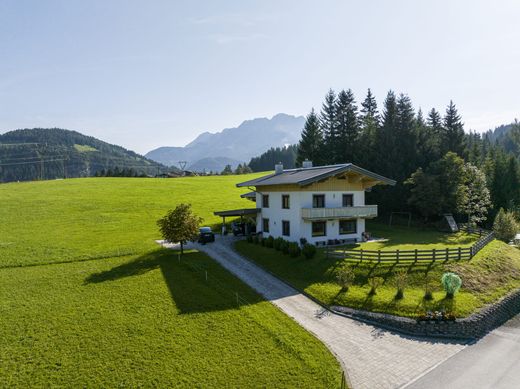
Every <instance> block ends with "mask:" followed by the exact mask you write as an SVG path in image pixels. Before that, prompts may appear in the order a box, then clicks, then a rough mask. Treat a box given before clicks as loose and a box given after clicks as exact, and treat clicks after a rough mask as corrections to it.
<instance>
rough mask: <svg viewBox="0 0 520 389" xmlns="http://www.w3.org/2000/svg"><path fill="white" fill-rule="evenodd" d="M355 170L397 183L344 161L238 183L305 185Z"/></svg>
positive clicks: (385, 182)
mask: <svg viewBox="0 0 520 389" xmlns="http://www.w3.org/2000/svg"><path fill="white" fill-rule="evenodd" d="M346 172H354V173H358V174H361V175H364V176H367V177H370V178H372V179H374V180H376V181H379V182H381V183H383V184H387V185H395V181H394V180H391V179H390V178H386V177H383V176H380V175H379V174H376V173H373V172H371V171H368V170H366V169H363V168H361V167H359V166H356V165H354V164H352V163H344V164H339V165H329V166H316V167H309V168H297V169H287V170H284V171H283V172H282V173H279V174H275V173H272V174H269V175H267V176H263V177H259V178H256V179H254V180H250V181H246V182H241V183H239V184H237V186H238V187H244V186H268V185H285V184H297V185H300V186H305V185H309V184H312V183H314V182H317V181H321V180H323V179H326V178H329V177H333V176H336V175H338V174H341V173H346Z"/></svg>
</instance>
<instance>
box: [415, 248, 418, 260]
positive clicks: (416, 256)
mask: <svg viewBox="0 0 520 389" xmlns="http://www.w3.org/2000/svg"><path fill="white" fill-rule="evenodd" d="M417 258H418V255H417V249H415V262H417Z"/></svg>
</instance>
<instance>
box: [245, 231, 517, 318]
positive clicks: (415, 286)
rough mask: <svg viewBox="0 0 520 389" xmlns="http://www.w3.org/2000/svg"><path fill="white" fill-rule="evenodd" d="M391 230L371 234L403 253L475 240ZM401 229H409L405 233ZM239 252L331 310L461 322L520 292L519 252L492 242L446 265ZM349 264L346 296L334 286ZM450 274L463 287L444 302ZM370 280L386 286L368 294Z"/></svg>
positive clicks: (254, 249)
mask: <svg viewBox="0 0 520 389" xmlns="http://www.w3.org/2000/svg"><path fill="white" fill-rule="evenodd" d="M386 229H387V227H385V226H381V225H377V224H372V225H368V226H367V230H369V231H371V232H373V233H374V235H375V234H376V232H377V234H378V235H379V234H380V235H379V236H381V237H388V238H389V241H388V242H386V243H378V245H379V246H376V247H377V248H381V249H392V250H395V249H397V248H400V249H402V248H403V247H406V246H407V245H408V243H407V242H408V241H413V242H415V244H421V245H422V246H423V247H428V248H433V247H436V248H443V247H446V245H450V246H457V245H458V244H464V245H468V244H471V242H472V241H473V240H474V239H476V237H472V236H468V235H466V234H464V233H459V234H454V235H452V236H448V235H447V234H440V233H438V232H437V231H427V230H414V229H408V228H400V229H396V230H395V231H393V232H390V233H388V232H385V230H386ZM401 229H404V231H403V233H402V234H401V232H400V231H401ZM363 245H374V243H365V244H363ZM376 247H374V249H375V248H376ZM236 248H237V249H238V251H239V252H241V253H242V254H244V255H246V256H247V257H249V258H250V259H251V260H253V261H255V262H257V263H259V264H260V265H262V266H263V267H265V268H267V269H269V270H270V271H272V272H273V273H275V274H277V275H278V276H280V277H281V278H283V279H285V280H287V281H289V282H290V283H291V284H293V285H295V286H296V287H298V288H299V289H302V290H304V291H306V292H307V293H309V294H310V295H312V296H314V297H316V298H317V299H319V300H321V301H323V302H324V303H326V304H328V305H343V306H347V307H352V308H358V309H364V310H370V311H375V312H384V313H391V314H395V315H400V316H408V317H417V316H419V315H421V314H422V313H424V312H425V311H428V310H440V309H445V310H447V311H451V312H454V313H455V314H456V315H457V316H458V317H465V316H468V315H469V314H471V313H472V312H475V311H476V310H477V309H478V308H480V307H482V306H483V305H484V304H486V303H489V302H491V301H493V300H495V299H497V298H499V297H501V296H503V295H505V294H506V293H508V292H510V291H512V290H514V289H516V288H518V287H520V250H517V249H515V248H512V247H510V246H508V245H507V244H505V243H502V242H499V241H493V242H492V243H491V244H489V245H488V246H487V247H485V248H484V249H483V250H482V251H481V252H480V253H479V254H478V255H477V256H476V257H474V258H473V259H472V260H471V261H466V262H452V263H446V264H445V263H441V264H432V263H431V262H427V263H421V264H416V265H413V264H412V263H406V264H403V263H401V264H399V265H395V264H389V263H386V264H385V263H381V264H377V263H373V264H370V263H367V262H364V263H352V262H347V261H345V260H343V259H338V258H333V257H332V256H331V257H329V258H327V257H326V254H325V251H324V250H319V251H318V254H317V255H316V257H315V258H313V259H311V260H307V259H304V257H299V258H291V257H289V256H286V255H283V254H281V253H280V252H278V251H275V250H274V249H270V248H265V247H262V246H259V245H254V244H251V243H247V242H245V241H242V242H238V243H237V245H236ZM346 264H348V265H350V266H353V267H354V270H355V274H356V277H355V281H354V285H353V286H351V287H350V288H349V289H348V290H347V291H342V290H341V288H340V287H339V286H338V285H337V283H336V282H335V277H336V271H337V269H338V268H340V267H342V266H344V265H346ZM398 269H405V270H406V271H407V273H408V283H407V287H406V288H405V292H404V298H403V299H400V300H396V299H395V295H396V285H395V277H394V274H395V271H396V270H398ZM445 271H455V272H456V273H458V274H459V275H460V276H461V277H462V281H463V287H462V289H461V291H460V292H459V293H458V294H457V295H456V298H455V299H453V300H449V299H445V293H444V292H443V290H442V287H441V285H440V278H441V276H442V274H443V272H445ZM426 274H428V276H429V277H430V278H431V279H432V286H433V288H434V293H433V297H434V299H433V300H432V301H426V300H425V299H424V298H423V297H424V284H425V275H426ZM370 277H382V278H383V279H384V284H383V286H381V287H380V288H379V289H378V290H377V294H376V295H375V296H370V295H369V291H370V286H369V285H368V279H369V278H370Z"/></svg>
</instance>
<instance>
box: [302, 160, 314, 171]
mask: <svg viewBox="0 0 520 389" xmlns="http://www.w3.org/2000/svg"><path fill="white" fill-rule="evenodd" d="M302 167H303V168H304V169H306V168H309V167H312V161H309V160H308V159H306V160H305V161H303V163H302Z"/></svg>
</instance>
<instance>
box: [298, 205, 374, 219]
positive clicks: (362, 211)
mask: <svg viewBox="0 0 520 389" xmlns="http://www.w3.org/2000/svg"><path fill="white" fill-rule="evenodd" d="M376 216H377V205H364V206H362V207H341V208H302V218H303V219H305V220H320V219H342V218H345V219H346V218H373V217H376Z"/></svg>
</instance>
